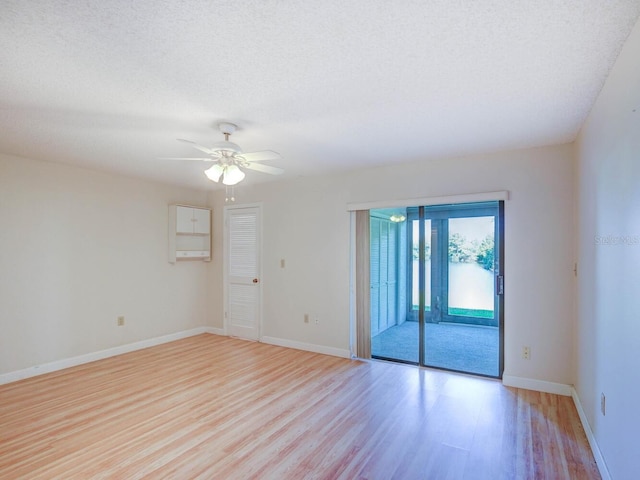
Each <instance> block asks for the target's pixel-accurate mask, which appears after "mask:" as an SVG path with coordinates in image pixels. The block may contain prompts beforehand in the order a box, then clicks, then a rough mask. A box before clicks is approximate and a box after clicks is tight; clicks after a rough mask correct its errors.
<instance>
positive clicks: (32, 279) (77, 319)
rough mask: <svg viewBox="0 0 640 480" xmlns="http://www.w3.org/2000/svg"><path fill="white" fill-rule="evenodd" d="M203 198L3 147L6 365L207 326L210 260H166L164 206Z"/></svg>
mask: <svg viewBox="0 0 640 480" xmlns="http://www.w3.org/2000/svg"><path fill="white" fill-rule="evenodd" d="M206 201H207V194H206V192H195V191H189V190H186V189H181V188H176V187H170V186H165V185H160V184H153V183H149V182H144V181H141V180H136V179H130V178H125V177H120V176H114V175H109V174H105V173H100V172H95V171H90V170H85V169H80V168H76V167H70V166H64V165H58V164H53V163H47V162H38V161H33V160H27V159H23V158H16V157H8V156H1V155H0V374H3V373H8V372H15V371H18V370H22V369H26V368H29V367H33V366H36V365H41V364H44V363H48V362H53V361H57V360H64V359H67V358H70V357H74V356H78V355H82V354H86V353H92V352H96V351H99V350H102V349H107V348H110V347H114V346H120V345H124V344H128V343H132V342H135V341H138V340H146V339H150V338H153V337H157V336H161V335H165V334H169V333H174V332H179V331H183V330H187V329H190V328H194V327H197V326H204V325H206V323H207V316H206V315H207V303H206V301H205V300H204V298H205V297H206V293H207V290H208V288H207V277H208V270H209V266H208V264H204V263H202V262H197V263H182V264H179V265H171V264H169V263H168V261H167V205H168V204H169V203H172V202H180V203H187V204H196V205H206ZM119 315H124V316H125V326H124V327H118V326H117V325H116V319H117V317H118V316H119Z"/></svg>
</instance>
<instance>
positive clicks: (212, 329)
mask: <svg viewBox="0 0 640 480" xmlns="http://www.w3.org/2000/svg"><path fill="white" fill-rule="evenodd" d="M205 328H206V333H213V334H214V335H222V336H225V337H226V336H227V332H225V331H224V328H217V327H205Z"/></svg>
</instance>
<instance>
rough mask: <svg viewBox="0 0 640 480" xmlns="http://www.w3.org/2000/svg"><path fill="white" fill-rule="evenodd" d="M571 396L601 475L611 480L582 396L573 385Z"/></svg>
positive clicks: (604, 478)
mask: <svg viewBox="0 0 640 480" xmlns="http://www.w3.org/2000/svg"><path fill="white" fill-rule="evenodd" d="M571 398H573V403H574V404H575V406H576V410H577V411H578V415H579V416H580V421H581V422H582V428H584V433H585V434H586V435H587V440H588V441H589V446H590V447H591V451H592V452H593V458H595V460H596V465H598V470H599V471H600V476H601V477H602V480H611V475H610V474H609V469H608V468H607V464H606V462H605V461H604V457H603V456H602V452H601V451H600V447H599V446H598V442H596V437H595V436H594V435H593V431H592V430H591V425H589V421H588V420H587V415H586V414H585V413H584V409H583V408H582V403H580V397H578V392H576V389H575V388H573V387H572V388H571Z"/></svg>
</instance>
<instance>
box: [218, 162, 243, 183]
mask: <svg viewBox="0 0 640 480" xmlns="http://www.w3.org/2000/svg"><path fill="white" fill-rule="evenodd" d="M243 179H244V172H243V171H242V170H240V169H239V168H238V166H237V165H229V166H227V167H226V168H225V171H224V176H223V177H222V183H224V184H225V185H229V186H232V185H236V184H238V183H240V182H241V181H242V180H243Z"/></svg>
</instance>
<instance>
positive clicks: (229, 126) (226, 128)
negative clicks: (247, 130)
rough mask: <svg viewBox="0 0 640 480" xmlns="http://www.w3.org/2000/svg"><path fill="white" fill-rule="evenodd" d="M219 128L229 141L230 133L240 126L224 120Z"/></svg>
mask: <svg viewBox="0 0 640 480" xmlns="http://www.w3.org/2000/svg"><path fill="white" fill-rule="evenodd" d="M218 128H219V129H220V131H221V132H222V133H223V134H224V139H225V140H226V141H229V135H231V134H233V133H234V132H235V131H236V130H237V129H238V126H237V125H236V124H235V123H229V122H222V123H221V124H219V125H218Z"/></svg>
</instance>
